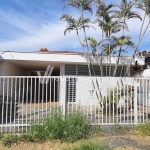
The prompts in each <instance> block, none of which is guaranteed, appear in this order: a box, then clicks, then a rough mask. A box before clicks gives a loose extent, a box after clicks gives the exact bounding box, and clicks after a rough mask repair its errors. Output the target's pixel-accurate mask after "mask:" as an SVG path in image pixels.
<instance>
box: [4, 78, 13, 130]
mask: <svg viewBox="0 0 150 150" xmlns="http://www.w3.org/2000/svg"><path fill="white" fill-rule="evenodd" d="M8 99H9V78H7V101H5V102H4V106H5V104H6V110H5V108H4V110H5V111H6V125H7V124H8V122H7V121H8V117H9V116H10V115H9V114H8V104H9V103H10V102H8ZM9 101H10V99H9ZM10 113H11V112H10ZM5 128H6V127H5Z"/></svg>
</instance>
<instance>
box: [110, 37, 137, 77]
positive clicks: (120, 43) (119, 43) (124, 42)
mask: <svg viewBox="0 0 150 150" xmlns="http://www.w3.org/2000/svg"><path fill="white" fill-rule="evenodd" d="M112 39H113V41H114V47H119V51H116V53H118V56H117V63H116V66H115V70H114V76H115V74H116V69H117V65H118V64H119V61H120V57H121V53H122V52H126V49H127V48H129V47H131V48H135V45H134V43H133V42H132V41H131V37H130V36H121V37H119V38H116V37H115V36H112Z"/></svg>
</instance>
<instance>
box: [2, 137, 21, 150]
mask: <svg viewBox="0 0 150 150" xmlns="http://www.w3.org/2000/svg"><path fill="white" fill-rule="evenodd" d="M17 142H19V136H18V135H14V134H8V135H6V136H4V137H3V138H2V144H3V145H4V146H8V147H10V146H11V145H12V144H14V143H17Z"/></svg>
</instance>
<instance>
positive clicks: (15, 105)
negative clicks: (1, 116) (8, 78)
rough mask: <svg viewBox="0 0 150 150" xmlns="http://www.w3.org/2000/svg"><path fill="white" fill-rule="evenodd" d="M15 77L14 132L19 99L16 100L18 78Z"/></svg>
mask: <svg viewBox="0 0 150 150" xmlns="http://www.w3.org/2000/svg"><path fill="white" fill-rule="evenodd" d="M14 79H15V101H13V105H14V108H13V109H14V110H13V111H14V117H13V119H14V133H16V126H15V125H16V107H17V101H16V96H17V78H14Z"/></svg>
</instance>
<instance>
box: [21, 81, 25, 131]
mask: <svg viewBox="0 0 150 150" xmlns="http://www.w3.org/2000/svg"><path fill="white" fill-rule="evenodd" d="M22 88H23V89H22V90H23V91H22V105H21V109H22V133H23V132H24V131H23V128H24V126H23V124H24V96H25V95H24V89H25V78H23V86H22Z"/></svg>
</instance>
